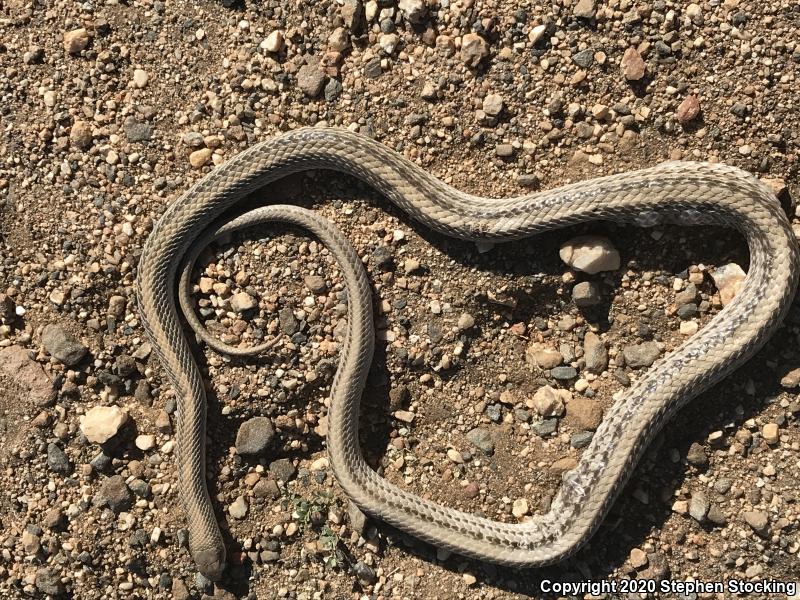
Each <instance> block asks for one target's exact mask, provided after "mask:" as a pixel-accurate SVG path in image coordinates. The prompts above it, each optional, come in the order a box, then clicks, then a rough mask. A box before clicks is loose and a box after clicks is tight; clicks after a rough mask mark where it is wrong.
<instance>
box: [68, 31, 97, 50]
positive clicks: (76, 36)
mask: <svg viewBox="0 0 800 600" xmlns="http://www.w3.org/2000/svg"><path fill="white" fill-rule="evenodd" d="M89 40H91V36H90V35H89V32H88V31H87V30H86V28H85V27H80V28H78V29H73V30H72V31H68V32H66V33H65V34H64V50H66V51H67V52H68V53H70V54H80V53H81V52H82V51H83V50H86V47H87V46H88V45H89Z"/></svg>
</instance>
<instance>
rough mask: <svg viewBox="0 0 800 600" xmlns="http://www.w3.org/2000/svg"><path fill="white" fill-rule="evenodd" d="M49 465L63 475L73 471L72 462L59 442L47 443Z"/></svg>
mask: <svg viewBox="0 0 800 600" xmlns="http://www.w3.org/2000/svg"><path fill="white" fill-rule="evenodd" d="M47 466H48V467H50V468H51V469H52V470H53V471H55V472H56V473H61V474H62V475H67V474H68V473H70V472H71V471H72V463H70V462H69V459H68V458H67V455H66V454H64V451H63V450H62V449H61V448H60V447H59V446H58V445H57V444H48V445H47Z"/></svg>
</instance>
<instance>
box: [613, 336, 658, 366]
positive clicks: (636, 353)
mask: <svg viewBox="0 0 800 600" xmlns="http://www.w3.org/2000/svg"><path fill="white" fill-rule="evenodd" d="M622 353H623V355H624V356H625V363H626V364H627V365H628V366H630V367H634V368H637V367H649V366H650V365H652V364H653V363H654V362H656V359H658V357H659V356H660V355H661V351H660V350H659V349H658V344H656V343H655V342H644V343H643V344H636V345H633V346H625V348H623V350H622Z"/></svg>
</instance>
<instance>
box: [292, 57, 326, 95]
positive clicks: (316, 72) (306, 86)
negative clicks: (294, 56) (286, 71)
mask: <svg viewBox="0 0 800 600" xmlns="http://www.w3.org/2000/svg"><path fill="white" fill-rule="evenodd" d="M324 85H325V73H323V72H322V71H321V70H320V68H319V67H318V66H317V65H313V64H312V65H303V66H302V67H300V69H299V70H298V71H297V87H299V88H300V90H302V92H303V93H304V94H305V95H306V96H308V97H309V98H316V97H317V96H319V93H320V92H321V91H322V87H323V86H324Z"/></svg>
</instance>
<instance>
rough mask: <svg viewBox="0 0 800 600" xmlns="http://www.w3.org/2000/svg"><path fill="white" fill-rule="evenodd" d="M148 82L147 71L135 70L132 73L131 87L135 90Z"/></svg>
mask: <svg viewBox="0 0 800 600" xmlns="http://www.w3.org/2000/svg"><path fill="white" fill-rule="evenodd" d="M148 81H150V75H148V74H147V71H145V70H144V69H135V70H134V71H133V85H135V86H136V87H137V88H139V89H142V88H143V87H145V86H146V85H147V82H148Z"/></svg>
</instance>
